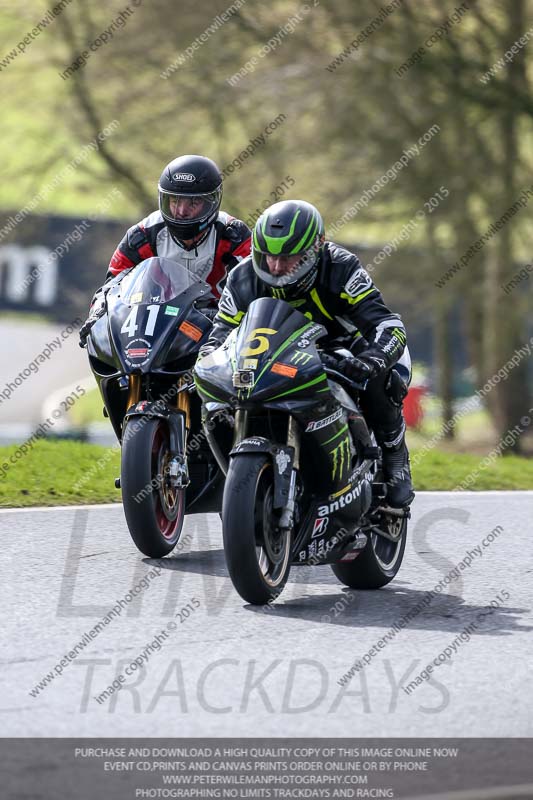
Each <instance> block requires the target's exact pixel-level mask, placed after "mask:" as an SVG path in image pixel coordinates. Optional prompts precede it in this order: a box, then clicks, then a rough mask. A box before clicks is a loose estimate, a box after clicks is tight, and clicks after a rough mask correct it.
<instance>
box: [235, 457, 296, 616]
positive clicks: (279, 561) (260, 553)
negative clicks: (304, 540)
mask: <svg viewBox="0 0 533 800" xmlns="http://www.w3.org/2000/svg"><path fill="white" fill-rule="evenodd" d="M273 495H274V472H273V469H272V464H271V462H270V459H269V457H268V456H267V455H265V454H263V453H258V454H257V455H256V454H255V453H250V454H248V453H247V454H243V455H239V456H238V457H237V458H233V459H232V460H231V462H230V466H229V470H228V475H227V479H226V485H225V487H224V499H223V502H222V532H223V539H224V553H225V556H226V564H227V566H228V572H229V574H230V578H231V580H232V583H233V585H234V587H235V589H236V590H237V591H238V593H239V594H240V596H241V597H242V598H243V600H246V602H247V603H252V604H254V605H264V604H265V603H269V602H271V601H272V600H275V599H276V598H277V597H278V596H279V595H280V593H281V591H282V590H283V587H284V586H285V584H286V582H287V579H288V577H289V572H290V568H291V558H290V556H291V538H292V537H291V532H290V531H287V530H280V529H279V528H278V527H277V524H276V523H277V514H276V512H275V511H274V509H273V507H272V500H273Z"/></svg>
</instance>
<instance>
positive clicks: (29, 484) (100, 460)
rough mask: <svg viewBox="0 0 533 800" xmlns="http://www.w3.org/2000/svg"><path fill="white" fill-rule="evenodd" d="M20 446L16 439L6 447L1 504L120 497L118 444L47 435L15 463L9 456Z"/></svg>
mask: <svg viewBox="0 0 533 800" xmlns="http://www.w3.org/2000/svg"><path fill="white" fill-rule="evenodd" d="M17 450H18V447H17V446H16V445H13V446H9V447H0V476H2V477H0V506H4V507H5V506H59V505H75V504H80V503H113V502H120V499H121V497H120V491H119V490H118V489H115V484H114V480H115V478H116V477H117V476H118V475H119V474H120V452H119V450H118V449H115V448H107V447H101V446H100V445H94V444H85V443H82V442H71V441H45V440H42V439H41V440H39V441H37V442H36V443H35V445H34V446H33V448H32V450H31V451H30V452H29V453H28V454H27V455H26V456H24V457H22V458H20V459H19V460H17V461H16V463H15V464H12V463H11V462H10V461H9V457H10V456H13V457H15V453H16V452H17ZM6 464H7V465H8V470H7V474H4V472H5V465H6Z"/></svg>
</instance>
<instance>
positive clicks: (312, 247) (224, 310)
mask: <svg viewBox="0 0 533 800" xmlns="http://www.w3.org/2000/svg"><path fill="white" fill-rule="evenodd" d="M269 296H270V297H277V298H280V299H283V300H285V301H286V302H288V303H289V304H290V305H292V306H293V307H295V308H297V309H298V311H300V312H301V313H303V314H304V315H305V316H307V317H308V318H309V319H312V320H313V321H314V322H317V323H320V324H321V325H323V326H324V327H325V328H326V329H327V331H328V334H329V336H328V340H327V341H328V342H332V341H333V340H335V341H336V342H338V341H342V342H343V347H344V348H345V349H344V353H345V355H342V356H339V355H328V354H326V353H324V354H322V358H323V360H324V363H325V365H326V366H329V367H332V368H334V369H336V370H337V371H339V372H341V373H343V374H344V375H346V376H347V377H348V378H350V379H352V380H354V381H356V382H357V383H359V384H366V389H365V390H364V391H363V392H361V395H360V402H361V406H362V411H363V413H364V416H365V419H366V420H367V422H368V424H369V425H370V426H371V428H372V429H373V431H374V434H375V436H376V440H377V442H378V444H379V446H380V447H381V448H382V453H383V472H384V477H385V480H386V482H387V498H386V504H388V505H389V506H391V507H394V508H402V507H405V506H408V505H409V504H410V503H411V502H412V500H413V498H414V492H413V488H412V483H411V473H410V466H409V454H408V451H407V447H406V443H405V423H404V420H403V415H402V401H403V398H404V397H405V395H406V394H407V386H408V384H409V381H410V377H411V369H410V359H409V353H408V351H407V350H406V333H405V328H404V325H403V323H402V321H401V319H400V317H399V316H398V315H397V314H395V313H393V312H392V311H390V310H389V309H388V308H387V306H386V305H385V303H384V301H383V298H382V296H381V294H380V292H379V290H378V289H377V288H376V286H375V285H374V283H373V282H372V279H371V278H370V276H369V274H368V273H367V272H366V270H365V269H364V268H363V267H362V265H361V262H360V261H359V259H358V258H357V256H355V255H353V254H352V253H350V252H349V251H348V250H345V249H344V248H342V247H340V246H339V245H336V244H334V243H333V242H326V241H325V237H324V224H323V222H322V218H321V216H320V214H319V212H318V211H317V209H316V208H315V207H314V206H312V205H311V204H309V203H306V202H304V201H300V200H287V201H283V202H279V203H276V204H275V205H273V206H271V207H270V208H268V209H266V211H264V212H263V214H262V215H261V216H260V217H259V219H258V220H257V223H256V225H255V228H254V232H253V237H252V254H251V256H250V257H248V258H246V259H244V260H243V261H242V262H241V263H240V264H239V265H238V266H236V267H235V268H234V269H233V270H232V271H231V272H230V274H229V276H228V281H227V283H226V285H225V288H224V291H223V293H222V297H221V299H220V302H219V308H218V313H217V315H216V317H215V320H214V327H213V330H212V333H211V336H210V338H209V341H208V342H207V343H206V345H204V347H203V348H202V350H201V352H200V358H202V357H203V356H205V355H207V354H208V353H210V352H212V350H214V349H215V348H217V347H219V346H220V345H221V344H222V343H223V342H224V341H225V339H226V338H227V336H228V335H229V333H230V332H231V330H232V329H233V328H235V327H236V326H238V325H239V323H240V321H241V319H242V317H243V316H244V313H245V312H246V310H247V309H248V306H249V305H250V303H251V302H252V301H253V300H255V299H256V298H259V297H269ZM323 342H324V339H322V340H321V341H320V344H321V345H322V344H323ZM347 350H349V352H347ZM339 408H340V406H339V404H338V403H337V401H336V400H333V401H331V402H330V403H329V405H327V407H326V406H324V408H322V409H320V413H319V414H318V417H320V418H327V417H328V415H329V416H331V418H332V421H331V423H330V424H328V425H327V426H324V427H323V426H322V425H320V423H319V424H318V425H316V424H314V423H313V419H314V417H309V419H306V420H304V423H307V429H308V430H309V431H313V433H312V434H311V435H312V436H314V437H315V440H316V442H317V443H318V445H319V446H320V447H321V450H322V453H323V454H324V455H325V456H326V458H327V459H328V460H329V464H330V472H329V474H330V476H331V478H332V480H331V484H330V486H329V490H330V491H335V490H339V489H341V487H343V486H344V487H345V486H346V482H347V480H348V475H349V466H348V467H346V466H345V467H344V468H342V467H341V464H344V465H349V461H350V459H349V458H346V459H345V458H344V455H343V453H342V448H343V447H344V448H346V449H348V451H349V437H348V435H347V433H346V425H345V424H344V425H343V419H342V418H340V413H339V414H337V413H336V410H338V409H339ZM318 417H317V419H318ZM310 422H311V424H309V423H310Z"/></svg>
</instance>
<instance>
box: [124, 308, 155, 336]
mask: <svg viewBox="0 0 533 800" xmlns="http://www.w3.org/2000/svg"><path fill="white" fill-rule="evenodd" d="M146 308H147V310H148V317H147V319H146V328H145V331H144V336H153V335H154V329H155V323H156V321H157V315H158V314H159V309H160V308H161V306H146ZM138 311H139V306H133V308H132V309H131V311H130V313H129V314H128V316H127V317H126V319H125V320H124V325H123V326H122V328H121V329H120V332H121V333H127V334H128V336H129V338H130V339H131V337H132V336H135V334H136V333H137V329H138V327H139V326H138V325H137V312H138Z"/></svg>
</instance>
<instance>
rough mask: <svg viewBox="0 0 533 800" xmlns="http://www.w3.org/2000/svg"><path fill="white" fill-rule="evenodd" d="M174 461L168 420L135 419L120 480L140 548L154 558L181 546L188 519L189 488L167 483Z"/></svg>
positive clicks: (125, 446)
mask: <svg viewBox="0 0 533 800" xmlns="http://www.w3.org/2000/svg"><path fill="white" fill-rule="evenodd" d="M169 461H170V450H169V432H168V426H167V423H166V421H165V420H162V419H159V418H155V419H151V418H149V417H132V418H131V419H129V420H128V421H127V422H126V425H125V427H124V433H123V438H122V461H121V471H120V480H121V487H122V503H123V505H124V514H125V516H126V522H127V523H128V528H129V531H130V534H131V538H132V539H133V541H134V542H135V544H136V546H137V547H138V549H139V550H140V551H141V553H144V555H146V556H149V557H150V558H161V557H162V556H166V555H168V553H170V552H171V551H172V550H173V549H174V547H175V546H176V545H177V543H178V541H179V538H180V535H181V530H182V528H183V520H184V517H185V489H176V488H173V487H171V486H170V485H169V483H168V481H167V476H166V473H167V468H168V464H169Z"/></svg>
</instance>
